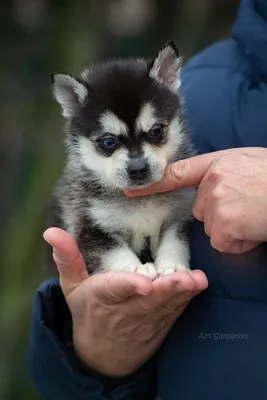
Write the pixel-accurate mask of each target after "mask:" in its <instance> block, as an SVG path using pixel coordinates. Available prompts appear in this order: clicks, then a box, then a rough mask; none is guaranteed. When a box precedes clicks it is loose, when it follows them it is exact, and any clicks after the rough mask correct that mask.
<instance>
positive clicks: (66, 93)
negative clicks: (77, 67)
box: [51, 73, 88, 118]
mask: <svg viewBox="0 0 267 400" xmlns="http://www.w3.org/2000/svg"><path fill="white" fill-rule="evenodd" d="M51 78H52V91H53V94H54V97H55V98H56V100H57V101H58V102H59V104H60V105H61V108H62V115H63V116H64V117H65V118H70V117H72V116H73V114H74V113H75V111H76V110H77V108H78V107H79V106H80V105H82V104H83V102H84V100H85V98H86V96H87V95H88V89H87V87H86V86H85V85H84V84H83V83H82V82H81V81H79V80H77V79H76V78H74V77H73V76H71V75H67V74H61V73H54V74H51Z"/></svg>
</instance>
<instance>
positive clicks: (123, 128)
mask: <svg viewBox="0 0 267 400" xmlns="http://www.w3.org/2000/svg"><path fill="white" fill-rule="evenodd" d="M100 124H101V128H102V130H103V132H106V133H112V134H113V135H116V136H119V135H127V133H128V128H127V125H126V124H125V122H123V121H122V120H121V119H119V118H118V117H117V116H116V115H115V114H114V113H113V112H111V111H106V112H105V113H103V114H102V115H101V117H100Z"/></svg>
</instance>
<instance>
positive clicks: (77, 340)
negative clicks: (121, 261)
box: [44, 228, 208, 377]
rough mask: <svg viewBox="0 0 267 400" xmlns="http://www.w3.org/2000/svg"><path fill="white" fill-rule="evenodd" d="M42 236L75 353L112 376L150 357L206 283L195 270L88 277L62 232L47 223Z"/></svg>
mask: <svg viewBox="0 0 267 400" xmlns="http://www.w3.org/2000/svg"><path fill="white" fill-rule="evenodd" d="M44 238H45V239H46V240H47V242H48V243H50V244H51V245H52V246H53V248H54V260H55V262H56V264H57V267H58V271H59V276H60V285H61V288H62V291H63V294H64V296H65V299H66V302H67V304H68V307H69V309H70V312H71V315H72V320H73V341H74V347H75V350H76V353H77V355H78V357H79V358H80V359H81V360H82V361H83V362H84V363H85V364H86V365H87V366H88V367H90V368H92V369H94V370H95V371H97V372H100V373H103V374H106V375H109V376H112V377H119V376H126V375H128V374H130V373H132V372H134V371H136V370H137V369H138V368H139V367H140V366H141V365H142V364H144V363H145V362H146V361H147V360H149V359H150V358H151V357H152V355H153V354H154V353H155V352H156V351H157V349H158V348H159V346H160V345H161V343H162V342H163V340H164V339H165V337H166V335H167V333H168V332H169V330H170V329H171V327H172V325H173V323H174V322H175V320H176V319H177V318H178V317H179V316H180V315H181V314H182V313H183V311H184V309H185V308H186V306H187V305H188V303H189V302H190V301H191V300H192V298H193V297H194V296H195V295H196V294H198V293H199V292H201V291H202V290H204V289H205V288H206V287H207V285H208V282H207V278H206V276H205V274H204V273H203V272H202V271H197V270H195V271H192V272H191V273H189V272H177V273H173V274H170V275H167V276H162V277H160V278H158V279H156V280H155V281H154V282H151V280H150V279H148V278H147V277H145V276H144V275H141V274H138V273H132V272H107V273H103V274H96V275H92V276H88V273H87V271H86V268H85V263H84V260H83V258H82V255H81V253H80V252H79V250H78V247H77V244H76V242H75V240H74V239H73V238H72V237H71V236H70V235H69V234H68V233H67V232H65V231H63V230H61V229H58V228H50V229H48V230H47V231H46V232H45V233H44Z"/></svg>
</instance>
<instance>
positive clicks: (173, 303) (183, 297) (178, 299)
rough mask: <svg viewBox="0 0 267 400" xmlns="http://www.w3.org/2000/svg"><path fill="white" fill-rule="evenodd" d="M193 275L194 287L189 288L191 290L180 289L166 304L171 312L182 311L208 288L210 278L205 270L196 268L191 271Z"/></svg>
mask: <svg viewBox="0 0 267 400" xmlns="http://www.w3.org/2000/svg"><path fill="white" fill-rule="evenodd" d="M191 277H192V279H193V286H192V288H190V289H189V288H188V289H189V290H186V291H178V294H177V295H176V296H174V297H173V298H172V299H171V300H170V301H169V303H167V304H166V305H165V308H166V309H168V310H169V311H171V312H178V313H181V311H182V310H183V309H184V308H185V307H186V306H187V305H188V304H189V303H190V301H191V300H192V299H193V298H194V297H195V296H196V295H197V294H199V293H201V292H202V291H203V290H205V289H207V287H208V279H207V277H206V275H205V274H204V272H203V271H201V270H194V271H192V272H191Z"/></svg>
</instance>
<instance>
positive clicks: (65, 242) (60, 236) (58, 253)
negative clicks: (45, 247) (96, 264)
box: [43, 228, 88, 295]
mask: <svg viewBox="0 0 267 400" xmlns="http://www.w3.org/2000/svg"><path fill="white" fill-rule="evenodd" d="M43 237H44V239H45V240H46V241H47V242H48V243H49V244H50V245H51V246H52V247H53V258H54V260H55V263H56V265H57V269H58V272H59V276H60V284H61V287H62V290H63V292H64V294H65V295H67V294H69V293H70V291H72V290H73V289H74V288H75V287H76V286H77V285H78V284H79V283H81V282H82V281H83V280H84V279H86V278H88V273H87V270H86V266H85V262H84V259H83V257H82V255H81V253H80V251H79V249H78V246H77V243H76V241H75V239H74V238H73V237H72V236H71V235H70V234H69V233H67V232H66V231H64V230H62V229H59V228H49V229H48V230H47V231H45V232H44V235H43Z"/></svg>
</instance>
